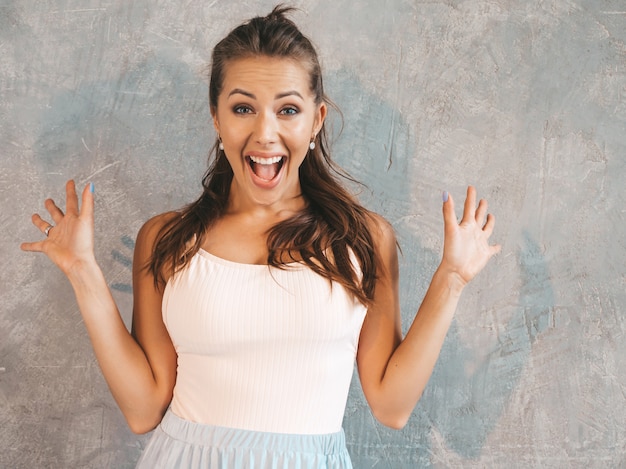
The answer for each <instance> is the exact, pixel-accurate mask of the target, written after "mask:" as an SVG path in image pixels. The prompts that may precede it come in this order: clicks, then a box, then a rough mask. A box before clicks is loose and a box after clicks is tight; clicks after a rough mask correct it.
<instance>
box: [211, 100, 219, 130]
mask: <svg viewBox="0 0 626 469" xmlns="http://www.w3.org/2000/svg"><path fill="white" fill-rule="evenodd" d="M211 117H212V118H213V128H214V129H215V131H216V132H217V135H219V134H220V123H219V121H218V120H217V109H215V107H213V106H211Z"/></svg>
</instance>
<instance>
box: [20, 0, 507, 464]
mask: <svg viewBox="0 0 626 469" xmlns="http://www.w3.org/2000/svg"><path fill="white" fill-rule="evenodd" d="M288 11H289V9H288V8H282V7H277V8H275V9H274V11H272V13H270V14H269V15H268V16H266V17H258V18H254V19H252V20H250V21H249V22H246V23H244V24H242V25H240V26H239V27H237V28H235V29H234V30H233V31H232V32H231V33H230V34H229V35H228V36H227V37H226V38H224V39H223V40H222V41H221V42H220V43H218V44H217V46H216V47H215V49H214V51H213V57H212V69H211V77H210V89H209V97H210V106H211V113H212V116H213V123H214V126H215V130H216V132H217V135H218V140H217V141H216V144H215V148H214V152H215V158H214V161H213V163H212V165H211V167H210V168H209V170H208V172H207V174H206V175H205V177H204V179H203V186H204V191H203V194H202V195H201V196H200V198H199V199H198V200H197V201H195V202H194V203H192V204H191V205H189V206H187V207H186V208H184V209H182V210H181V211H179V212H173V213H165V214H162V215H159V216H156V217H155V218H153V219H151V220H149V221H148V222H147V223H146V224H145V225H144V226H143V227H142V229H141V230H140V232H139V234H138V238H137V243H136V251H135V257H134V267H133V289H134V309H133V327H132V333H129V332H128V331H127V330H126V328H125V326H124V323H123V322H122V319H121V316H120V314H119V312H118V310H117V307H116V305H115V303H114V301H113V299H112V296H111V294H110V292H109V290H108V288H107V284H106V281H105V279H104V277H103V275H102V272H101V270H100V268H99V267H98V264H97V263H96V260H95V258H94V250H93V239H94V232H93V226H94V225H93V217H94V213H93V212H94V190H93V189H94V188H93V185H89V186H87V187H86V188H85V189H84V190H83V192H82V205H81V207H80V209H79V204H78V196H77V194H76V190H75V186H74V183H73V182H72V181H70V182H68V184H67V187H66V190H67V207H66V211H65V213H64V212H62V211H61V209H60V208H59V207H57V206H56V205H55V203H54V202H53V201H52V200H50V199H48V200H47V201H46V202H45V207H46V209H47V210H48V212H49V214H50V217H51V219H52V221H51V223H54V224H53V225H52V224H50V223H48V222H47V221H44V220H43V219H42V218H41V217H40V216H39V215H34V216H33V223H34V224H35V225H36V226H37V227H38V228H39V229H40V230H41V231H42V232H44V233H45V234H46V238H45V239H44V240H42V241H38V242H32V243H24V244H23V245H22V249H24V250H26V251H38V252H44V253H45V254H47V255H48V257H49V258H50V259H51V260H52V261H53V262H54V263H55V264H56V265H57V266H58V267H59V268H60V269H61V270H62V271H63V272H64V273H65V275H67V277H68V278H69V280H70V282H71V284H72V286H73V288H74V291H75V293H76V298H77V301H78V304H79V307H80V310H81V313H82V315H83V317H84V321H85V325H86V327H87V330H88V333H89V335H90V338H91V341H92V343H93V347H94V351H95V354H96V357H97V359H98V361H99V364H100V366H101V368H102V372H103V373H104V376H105V378H106V380H107V383H108V385H109V387H110V389H111V392H112V393H113V396H114V397H115V399H116V401H117V403H118V404H119V407H120V409H121V410H122V412H123V414H124V416H125V417H126V419H127V421H128V424H129V425H130V427H131V428H132V429H133V430H134V431H135V432H138V433H143V432H148V431H150V430H153V429H154V428H155V427H156V428H157V429H156V431H155V432H154V434H153V436H152V439H151V440H150V442H149V444H148V446H147V448H146V450H145V452H144V454H143V456H142V458H141V460H140V462H139V467H146V468H151V469H152V468H159V467H212V468H213V467H227V468H239V467H241V468H243V467H246V468H248V467H281V468H282V467H294V468H295V467H298V468H324V467H328V468H346V467H351V463H350V458H349V456H348V453H347V450H346V446H345V441H344V435H343V431H342V429H341V423H342V419H343V413H344V409H345V404H346V399H347V395H348V388H349V384H350V379H351V376H352V368H353V364H354V360H355V359H356V362H357V366H358V372H359V377H360V380H361V384H362V388H363V391H364V393H365V397H366V398H367V401H368V403H369V405H370V407H371V409H372V412H373V414H374V415H375V416H376V418H377V419H378V420H379V421H380V422H382V423H383V424H385V425H388V426H390V427H393V428H401V427H402V426H403V425H405V423H406V421H407V419H408V418H409V416H410V415H411V412H412V410H413V408H414V406H415V404H416V402H417V401H418V399H419V398H420V395H421V394H422V391H423V389H424V387H425V385H426V382H427V381H428V379H429V376H430V374H431V372H432V370H433V367H434V365H435V361H436V359H437V356H438V354H439V352H440V349H441V345H442V343H443V340H444V337H445V335H446V333H447V330H448V328H449V325H450V322H451V320H452V317H453V314H454V311H455V308H456V305H457V302H458V299H459V295H460V294H461V292H462V290H463V288H464V287H465V285H466V284H467V283H468V282H469V281H470V280H471V279H472V278H473V277H474V276H475V275H476V274H477V273H478V272H479V271H480V270H481V269H482V268H483V267H484V266H485V264H486V263H487V262H488V260H489V259H490V258H491V257H492V256H493V255H494V254H495V253H497V252H498V250H499V247H498V246H492V245H490V244H489V241H488V240H489V237H490V235H491V233H492V230H493V227H494V218H493V216H491V215H487V203H486V202H485V201H483V200H481V201H480V202H479V203H478V205H477V204H476V192H475V190H474V189H473V188H472V187H470V188H468V191H467V198H466V201H465V207H464V213H463V217H462V220H461V221H460V223H458V222H457V219H456V217H455V211H454V203H453V200H452V197H450V196H448V195H447V194H446V193H444V201H443V219H444V226H445V234H444V250H443V257H442V260H441V264H440V266H439V268H438V269H437V271H436V272H435V274H434V277H433V279H432V283H431V285H430V287H429V289H428V291H427V293H426V295H425V298H424V300H423V303H422V305H421V306H420V308H419V311H418V313H417V315H416V317H415V320H414V321H413V324H412V326H411V328H410V329H409V331H408V333H407V334H406V336H405V337H404V338H402V335H401V323H400V311H399V299H398V262H397V253H396V239H395V236H394V233H393V229H392V228H391V226H390V225H389V224H388V223H387V222H386V221H385V220H384V219H383V218H382V217H380V216H378V215H376V214H374V213H371V212H369V211H367V210H366V209H365V208H363V207H362V206H361V205H359V203H358V202H357V201H356V200H355V199H354V198H353V197H352V196H351V195H350V194H349V193H348V192H347V191H346V189H344V188H343V187H342V185H341V184H340V183H339V182H338V177H337V175H338V174H339V173H338V172H337V170H336V168H335V166H334V165H333V163H332V162H331V159H330V155H329V150H328V144H327V139H326V132H325V129H324V121H325V118H326V113H327V103H328V100H327V98H326V96H325V95H324V90H323V86H322V75H321V70H320V65H319V62H318V58H317V54H316V52H315V50H314V48H313V46H312V45H311V43H310V42H309V40H308V39H307V38H306V37H304V36H303V35H302V34H301V33H300V31H299V30H298V28H297V27H296V26H295V25H294V24H293V23H292V22H291V21H290V20H289V19H287V18H286V17H285V14H286V13H287V12H288Z"/></svg>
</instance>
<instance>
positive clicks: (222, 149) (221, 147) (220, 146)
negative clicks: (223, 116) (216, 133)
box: [217, 137, 224, 151]
mask: <svg viewBox="0 0 626 469" xmlns="http://www.w3.org/2000/svg"><path fill="white" fill-rule="evenodd" d="M217 138H219V137H217ZM219 140H220V143H219V144H218V145H217V147H218V148H219V149H220V150H221V151H224V144H223V143H222V139H221V138H219Z"/></svg>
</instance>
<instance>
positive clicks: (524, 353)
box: [327, 71, 555, 469]
mask: <svg viewBox="0 0 626 469" xmlns="http://www.w3.org/2000/svg"><path fill="white" fill-rule="evenodd" d="M327 81H328V82H329V83H330V88H332V89H334V90H340V92H339V93H338V95H339V96H340V97H341V100H342V101H341V102H340V103H339V104H340V107H341V109H342V110H343V112H344V114H345V120H346V123H347V124H346V127H345V129H344V135H343V136H342V138H341V140H340V141H339V142H338V143H337V145H336V146H335V147H334V154H335V155H336V156H335V157H336V158H337V160H338V162H339V163H340V164H341V165H342V166H343V167H344V168H346V169H347V170H348V171H349V172H350V173H351V174H352V175H354V176H356V178H357V179H358V180H360V181H362V182H364V183H365V184H366V185H367V187H368V189H369V196H370V197H371V199H372V200H371V201H370V202H371V203H368V205H369V206H370V207H371V208H373V209H374V210H377V211H379V212H380V213H382V214H383V215H384V216H385V217H386V218H388V219H389V220H390V221H392V222H393V221H394V220H400V221H399V222H398V223H394V226H395V229H396V231H397V232H398V237H399V239H400V243H401V246H402V250H403V258H404V260H406V261H407V262H409V263H411V264H412V265H416V266H418V268H417V270H416V272H415V275H412V278H407V276H406V275H403V276H402V277H403V283H402V284H401V296H402V298H401V300H402V311H403V326H404V327H403V328H404V330H406V328H407V327H408V325H409V324H410V323H411V322H412V320H413V317H414V312H415V311H416V310H417V306H418V304H419V302H420V301H421V299H422V297H423V294H424V290H425V287H426V285H427V284H428V282H429V281H430V275H431V274H432V272H434V270H435V268H436V267H437V265H438V263H439V261H440V254H439V253H438V252H434V251H432V250H431V249H428V248H425V247H424V246H423V245H422V243H421V242H420V239H419V236H418V235H417V234H416V232H415V229H414V228H413V229H409V228H408V227H406V226H404V225H403V222H402V220H405V219H407V218H410V217H411V216H414V215H415V213H414V211H415V206H412V205H411V204H410V203H409V201H410V200H411V194H412V193H413V192H415V190H416V189H415V188H414V187H411V184H412V183H411V181H410V178H409V177H407V175H408V174H410V167H409V166H410V164H409V162H410V159H411V157H412V155H413V154H414V147H415V144H414V143H413V142H411V141H410V140H411V138H412V137H411V132H409V131H408V130H407V124H406V123H405V122H403V120H402V118H401V116H400V114H399V112H397V111H396V110H395V109H393V108H392V107H391V106H389V105H388V104H387V103H385V102H383V101H381V100H380V99H379V98H378V97H377V96H375V95H373V94H371V93H368V92H367V91H366V90H365V89H363V87H361V86H360V83H359V81H358V79H357V78H356V77H354V76H350V74H349V73H347V72H345V71H339V72H338V73H337V74H336V75H335V77H334V80H327ZM348 124H349V125H348ZM390 135H393V137H392V138H391V139H390ZM390 162H391V164H389V163H390ZM414 171H415V169H414ZM517 258H518V265H519V269H520V281H521V285H522V287H521V289H520V291H519V292H517V293H515V292H512V294H513V295H518V298H517V301H515V300H512V301H511V303H510V304H514V306H513V308H514V310H513V313H512V314H509V315H508V322H507V323H505V324H499V323H497V322H498V319H497V315H498V311H494V312H493V313H494V320H495V321H496V324H494V328H498V331H499V333H498V340H497V343H495V344H494V345H493V348H492V350H491V352H490V353H488V354H486V353H485V352H484V351H483V350H474V349H471V348H468V347H467V346H466V345H465V344H464V342H463V339H462V338H461V336H460V334H459V330H458V323H457V322H456V321H455V322H453V324H452V327H451V329H450V331H449V333H448V337H447V339H446V342H445V344H444V348H443V350H442V353H441V357H440V360H439V362H438V365H437V366H436V368H435V371H434V373H433V376H432V378H431V381H430V382H429V384H428V386H427V388H426V391H425V393H424V395H423V397H422V399H421V401H420V403H419V404H418V406H417V408H416V410H415V412H414V415H413V416H412V418H411V419H410V421H409V423H408V424H407V426H406V427H405V429H404V430H402V431H400V432H396V431H394V430H390V429H388V428H386V427H384V426H382V425H380V424H378V423H377V422H376V421H375V419H374V417H373V416H372V414H371V412H370V410H369V407H368V406H367V403H366V401H365V399H364V397H363V394H362V391H361V389H360V386H359V383H358V377H357V376H356V374H355V378H354V379H353V383H352V389H351V395H350V399H349V401H348V407H347V411H346V418H345V420H344V427H345V431H346V437H347V441H348V447H349V450H350V454H351V456H352V459H353V462H354V465H355V467H358V468H373V467H377V468H378V467H389V468H394V469H396V468H415V467H431V466H433V465H438V464H441V465H443V466H446V462H449V461H445V460H439V458H440V456H439V455H441V454H444V455H445V454H446V453H450V454H452V457H451V460H454V461H459V460H460V461H461V464H462V461H463V460H468V459H475V458H478V457H479V456H480V454H481V452H482V449H483V446H484V444H485V442H486V440H487V438H488V436H489V435H490V434H491V432H492V431H494V428H495V425H496V423H497V422H498V420H499V418H500V417H501V415H502V413H503V411H504V409H505V406H506V404H507V402H508V401H509V400H510V397H511V394H512V392H513V391H514V390H515V389H516V387H517V385H518V382H519V379H520V376H521V373H522V371H523V368H524V365H525V363H526V362H527V361H528V359H529V356H530V354H531V352H532V346H533V344H534V342H535V340H536V339H537V336H538V335H539V334H541V333H542V332H543V331H545V330H546V328H547V327H548V325H549V321H550V317H551V315H552V310H553V307H554V305H555V298H554V292H553V289H552V285H551V281H550V273H549V270H548V265H547V263H546V260H545V259H544V257H543V254H542V252H541V249H540V247H539V246H538V244H537V242H536V241H535V240H534V239H533V238H532V236H531V235H530V234H529V233H524V242H523V245H522V246H520V248H519V250H518V252H517ZM415 276H417V277H419V278H418V279H417V280H416V278H415ZM416 285H419V287H418V288H416ZM420 290H421V291H420ZM485 356H486V357H485ZM481 357H485V358H481ZM476 362H479V363H480V365H479V366H478V367H474V369H473V370H472V371H468V369H471V366H470V365H474V364H475V363H476Z"/></svg>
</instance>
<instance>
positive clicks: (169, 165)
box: [0, 0, 626, 468]
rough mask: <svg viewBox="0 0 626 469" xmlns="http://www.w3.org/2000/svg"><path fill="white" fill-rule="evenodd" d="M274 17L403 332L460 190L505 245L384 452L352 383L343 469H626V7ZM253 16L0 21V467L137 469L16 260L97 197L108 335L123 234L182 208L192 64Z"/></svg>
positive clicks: (195, 5)
mask: <svg viewBox="0 0 626 469" xmlns="http://www.w3.org/2000/svg"><path fill="white" fill-rule="evenodd" d="M295 4H296V5H298V6H300V7H302V9H303V13H298V14H297V15H296V16H295V19H296V20H297V22H298V23H299V24H301V25H302V27H303V29H304V30H305V31H306V32H307V33H308V34H309V35H310V36H311V37H312V38H313V39H314V41H315V42H316V44H317V45H318V47H319V49H320V52H321V55H322V57H323V62H324V66H325V70H326V84H327V91H328V93H329V94H330V95H331V97H332V98H333V99H334V100H335V101H336V103H337V104H338V105H339V106H340V108H341V109H342V111H343V113H344V117H345V127H344V130H343V133H342V134H341V136H340V137H339V138H338V139H337V141H336V144H335V147H334V154H335V155H336V158H337V160H338V161H339V162H340V163H341V164H342V165H344V167H346V168H347V169H348V170H349V171H350V172H351V173H352V174H353V175H354V176H356V177H357V178H358V179H360V180H362V181H363V182H364V183H365V184H367V186H368V189H367V190H365V191H363V193H362V195H361V197H362V199H363V201H364V202H365V203H366V204H368V205H369V206H370V207H372V208H374V209H376V210H377V211H379V212H381V213H382V214H384V215H385V216H386V217H387V218H388V219H389V220H390V221H391V222H392V224H393V225H394V226H395V228H396V230H397V232H398V235H399V239H400V242H401V246H402V249H403V252H404V255H403V258H402V264H401V269H402V272H401V273H402V279H403V280H402V284H401V288H402V298H403V300H402V305H403V322H404V325H405V326H408V325H409V324H410V322H411V320H412V317H413V314H414V312H415V310H416V308H417V306H418V303H419V301H420V298H421V296H422V295H423V293H424V290H425V288H426V286H427V283H428V280H429V277H430V275H431V274H432V272H433V270H434V269H435V267H436V265H437V262H438V258H439V253H440V249H441V231H442V222H441V219H440V191H441V190H444V189H445V190H449V191H451V192H452V193H453V194H455V195H456V196H457V200H458V199H460V198H461V196H462V195H463V191H464V188H465V186H466V185H467V184H475V185H477V186H478V188H479V192H480V195H482V196H484V197H486V198H488V199H489V201H490V204H491V210H492V211H493V212H494V213H495V214H496V216H497V220H498V225H497V230H496V233H495V235H494V239H495V241H496V242H499V243H501V244H502V245H503V252H502V254H501V255H500V256H499V257H498V258H497V259H496V260H495V261H494V262H493V263H492V264H490V265H489V267H488V268H487V269H486V271H484V272H483V273H482V274H481V275H480V276H479V277H478V278H477V279H476V281H475V282H474V283H473V284H472V285H471V287H469V288H468V290H467V291H466V293H465V294H464V297H463V299H462V302H461V305H460V307H459V311H458V314H457V317H456V320H455V322H454V324H453V327H452V329H451V331H450V333H449V336H448V338H447V341H446V344H445V346H444V350H443V352H442V356H441V358H440V361H439V362H438V365H437V367H436V370H435V373H434V376H433V378H432V380H431V382H430V383H429V387H428V389H427V390H426V392H425V395H424V397H423V399H422V400H421V401H420V403H419V404H418V407H417V408H416V410H415V412H414V415H413V417H412V418H411V420H410V422H409V424H408V426H407V427H406V428H405V429H404V430H402V431H400V432H396V431H392V430H388V429H385V428H384V427H382V426H380V425H378V424H376V423H375V422H374V419H373V417H372V416H371V414H370V412H369V410H368V408H367V406H366V404H365V401H364V399H363V397H362V393H361V390H360V389H359V386H358V382H357V381H356V380H354V383H353V389H352V390H351V395H350V399H349V403H348V408H347V412H346V418H345V429H346V434H347V438H348V442H349V448H350V451H351V453H352V456H353V458H354V462H355V467H357V468H370V467H376V468H414V467H437V468H439V467H441V468H443V467H481V468H482V467H542V468H543V467H555V468H556V467H558V468H563V467H586V468H596V467H597V468H606V467H625V466H626V345H625V344H626V340H625V337H624V331H625V328H626V325H625V324H626V320H625V312H624V309H625V306H626V293H625V291H626V268H625V262H626V249H625V239H626V223H625V222H624V221H625V209H624V207H625V206H626V200H625V189H624V186H625V184H624V177H625V175H626V173H625V171H624V169H625V163H626V2H624V1H623V0H606V1H605V0H602V1H597V0H542V1H511V0H490V1H475V0H466V1H462V0H429V1H425V0H424V1H421V0H413V1H408V0H388V1H385V2H381V1H378V0H369V1H364V2H354V1H347V0H309V1H304V0H303V1H299V2H295ZM271 6H272V2H269V1H265V0H264V1H259V2H245V3H244V2H242V3H241V4H239V3H237V2H227V1H218V0H215V1H209V0H205V1H195V0H191V1H187V2H177V1H173V0H160V1H148V0H135V1H126V0H82V1H78V0H74V1H69V0H68V1H62V0H55V1H48V2H42V1H35V0H1V1H0V161H1V162H2V164H1V166H0V200H1V201H2V206H1V209H0V252H1V257H2V265H3V268H2V269H0V295H1V301H0V467H2V468H35V467H37V468H38V467H41V468H48V467H49V468H69V467H71V468H78V467H81V468H82V467H90V468H130V467H133V464H134V462H135V461H136V459H137V458H138V456H139V454H140V452H141V449H142V447H143V445H144V444H145V442H146V437H138V436H135V435H133V434H131V432H130V431H129V430H128V429H127V428H126V426H125V423H124V421H123V418H122V416H121V414H120V412H119V411H118V409H117V407H116V405H115V403H114V402H113V400H112V398H111V396H110V395H109V392H108V390H107V388H106V385H105V383H104V380H103V378H102V377H101V375H100V372H99V370H98V367H97V364H96V362H95V360H94V357H93V354H92V351H91V347H90V344H89V341H88V338H87V336H86V333H85V330H84V327H83V324H82V321H81V318H80V314H79V312H78V311H77V308H76V305H75V302H74V299H73V295H72V291H71V289H70V287H69V285H68V282H67V281H66V280H65V278H64V277H63V276H62V275H61V274H60V273H59V272H58V271H57V270H56V269H55V268H54V267H53V266H52V265H51V264H50V263H49V262H48V261H47V259H45V258H44V257H43V256H38V255H32V254H27V253H22V252H20V251H19V249H18V245H19V242H20V241H24V240H33V239H38V238H39V237H40V236H41V234H40V233H38V232H37V231H36V230H35V229H34V228H33V227H32V226H31V224H30V220H29V216H30V214H31V213H32V212H33V211H37V210H39V211H43V200H44V198H45V197H48V196H52V197H55V198H57V199H58V200H60V201H62V200H63V183H64V182H65V180H66V179H68V178H70V177H73V178H75V179H76V180H77V182H78V183H79V184H80V185H81V186H82V185H84V184H85V183H87V182H88V181H93V182H94V183H95V187H96V196H97V221H96V229H97V240H96V241H97V256H98V259H99V261H100V262H101V265H102V268H103V269H104V271H105V273H106V276H107V279H108V281H109V282H110V286H111V289H112V291H113V294H114V296H115V298H116V299H117V300H118V302H119V306H120V308H121V309H122V311H123V315H124V318H125V319H126V320H127V321H129V320H130V308H131V287H130V258H131V253H132V248H133V244H134V237H135V235H136V233H137V230H138V229H139V227H140V226H141V224H142V222H143V221H144V220H146V219H147V218H149V217H150V216H152V215H153V214H155V213H158V212H162V211H164V210H168V209H172V208H176V207H179V206H181V205H182V204H184V203H186V202H188V201H190V200H192V199H193V198H194V197H195V196H197V194H198V191H199V187H200V185H199V180H200V176H201V174H202V172H203V171H204V168H205V164H206V155H207V152H208V148H209V146H210V145H211V144H212V142H213V138H214V134H213V133H212V129H211V126H210V124H209V113H208V110H207V103H206V101H207V99H206V94H207V91H206V80H205V78H204V75H203V74H204V66H205V64H206V62H207V61H208V59H209V54H210V49H211V47H212V45H213V44H214V43H215V42H216V41H217V40H218V39H219V38H220V37H222V36H223V35H224V34H225V33H226V32H227V31H228V30H229V29H230V28H231V27H233V26H234V25H236V24H238V23H239V22H240V21H242V20H244V19H246V18H248V17H250V16H251V15H254V14H259V13H266V12H267V11H269V9H270V8H271ZM334 122H335V125H336V126H337V127H338V125H339V121H338V119H335V121H334Z"/></svg>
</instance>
